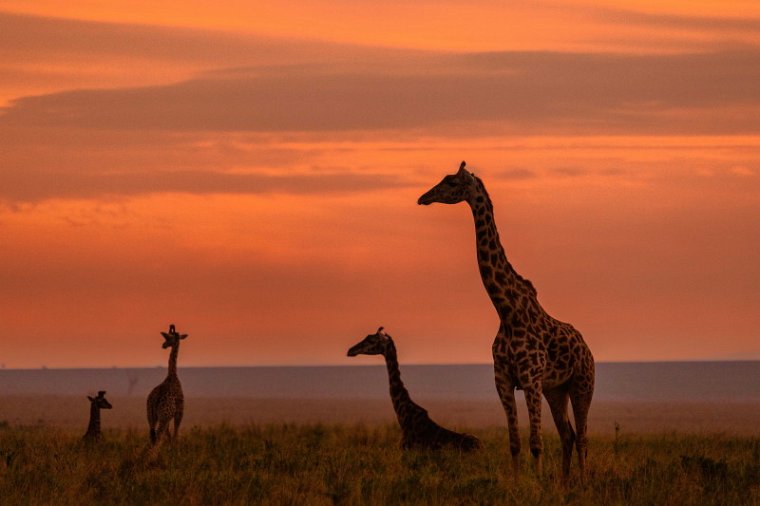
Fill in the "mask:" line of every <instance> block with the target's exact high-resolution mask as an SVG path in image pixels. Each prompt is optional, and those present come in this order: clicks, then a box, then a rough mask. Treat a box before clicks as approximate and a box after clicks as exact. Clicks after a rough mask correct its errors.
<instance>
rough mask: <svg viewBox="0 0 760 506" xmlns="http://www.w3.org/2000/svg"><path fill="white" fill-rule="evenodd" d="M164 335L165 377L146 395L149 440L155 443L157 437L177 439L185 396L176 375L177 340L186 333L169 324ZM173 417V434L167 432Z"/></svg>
mask: <svg viewBox="0 0 760 506" xmlns="http://www.w3.org/2000/svg"><path fill="white" fill-rule="evenodd" d="M161 335H162V336H164V343H163V345H161V347H162V348H164V349H166V348H171V349H172V351H171V353H170V354H169V371H168V373H167V375H166V379H165V380H164V381H163V382H162V383H161V384H160V385H158V386H157V387H156V388H154V389H153V390H152V391H151V392H150V395H148V426H149V427H150V442H151V444H153V445H155V444H156V443H157V442H158V441H159V439H160V438H161V437H163V436H166V438H167V439H169V440H171V439H177V436H178V435H179V424H180V422H181V421H182V414H183V413H184V408H185V397H184V395H183V394H182V384H181V383H180V381H179V378H178V377H177V353H178V352H179V342H180V340H182V339H185V338H186V337H187V334H179V333H177V331H176V330H175V328H174V325H173V324H172V325H169V333H166V332H161ZM172 418H173V419H174V436H173V437H172V436H171V435H170V434H169V422H171V420H172Z"/></svg>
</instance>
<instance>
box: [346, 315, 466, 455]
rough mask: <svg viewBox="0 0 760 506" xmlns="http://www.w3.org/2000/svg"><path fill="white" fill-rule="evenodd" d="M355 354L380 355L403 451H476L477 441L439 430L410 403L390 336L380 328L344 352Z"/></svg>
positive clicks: (417, 406)
mask: <svg viewBox="0 0 760 506" xmlns="http://www.w3.org/2000/svg"><path fill="white" fill-rule="evenodd" d="M356 355H382V356H383V357H385V365H386V367H387V368H388V382H389V383H390V392H391V402H392V403H393V409H394V411H395V412H396V418H397V419H398V423H399V425H400V426H401V433H402V437H401V447H402V448H403V449H405V450H407V449H411V448H428V449H438V448H441V447H443V446H451V447H454V448H458V449H460V450H463V451H470V450H475V449H478V448H480V441H479V440H478V438H476V437H475V436H471V435H469V434H460V433H458V432H454V431H451V430H448V429H445V428H443V427H441V426H440V425H438V424H437V423H435V422H434V421H433V420H431V419H430V417H429V416H428V412H427V410H425V409H424V408H422V407H420V406H419V405H418V404H416V403H415V402H414V401H412V399H411V397H410V396H409V392H408V391H407V389H406V387H404V383H403V382H402V381H401V372H400V371H399V367H398V358H397V355H396V345H395V344H394V343H393V339H392V338H391V336H390V335H388V334H386V333H385V331H384V330H383V327H380V328H379V329H377V332H376V333H374V334H370V335H368V336H367V337H365V338H364V339H363V340H362V341H361V342H359V343H357V344H355V345H354V346H352V347H351V348H350V349H349V350H348V356H349V357H355V356H356Z"/></svg>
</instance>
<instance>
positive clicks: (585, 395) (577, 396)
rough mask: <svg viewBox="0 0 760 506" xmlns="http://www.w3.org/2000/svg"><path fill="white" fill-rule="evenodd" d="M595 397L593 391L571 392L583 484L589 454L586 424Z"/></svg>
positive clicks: (574, 390) (576, 444)
mask: <svg viewBox="0 0 760 506" xmlns="http://www.w3.org/2000/svg"><path fill="white" fill-rule="evenodd" d="M593 395H594V391H593V390H583V391H578V390H576V389H571V390H570V402H572V404H573V416H574V417H575V429H576V431H577V432H578V438H577V439H576V441H575V448H576V450H577V451H578V468H579V469H580V473H581V482H583V480H584V478H585V474H586V454H587V452H588V440H587V437H586V424H587V421H588V410H589V408H590V407H591V397H592V396H593Z"/></svg>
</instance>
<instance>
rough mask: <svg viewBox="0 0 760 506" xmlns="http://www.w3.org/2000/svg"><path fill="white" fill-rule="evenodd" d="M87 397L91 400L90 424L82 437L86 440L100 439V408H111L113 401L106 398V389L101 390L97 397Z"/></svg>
mask: <svg viewBox="0 0 760 506" xmlns="http://www.w3.org/2000/svg"><path fill="white" fill-rule="evenodd" d="M87 398H88V399H89V400H90V424H89V425H88V426H87V432H86V433H85V435H84V436H83V437H82V439H84V440H86V441H94V440H96V439H100V410H101V409H111V408H112V407H113V406H111V403H110V402H108V400H106V391H105V390H101V391H99V392H98V395H97V396H96V397H90V396H89V395H88V396H87Z"/></svg>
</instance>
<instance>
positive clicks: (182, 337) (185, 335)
mask: <svg viewBox="0 0 760 506" xmlns="http://www.w3.org/2000/svg"><path fill="white" fill-rule="evenodd" d="M186 337H187V334H180V336H179V338H180V339H185V338H186Z"/></svg>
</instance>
